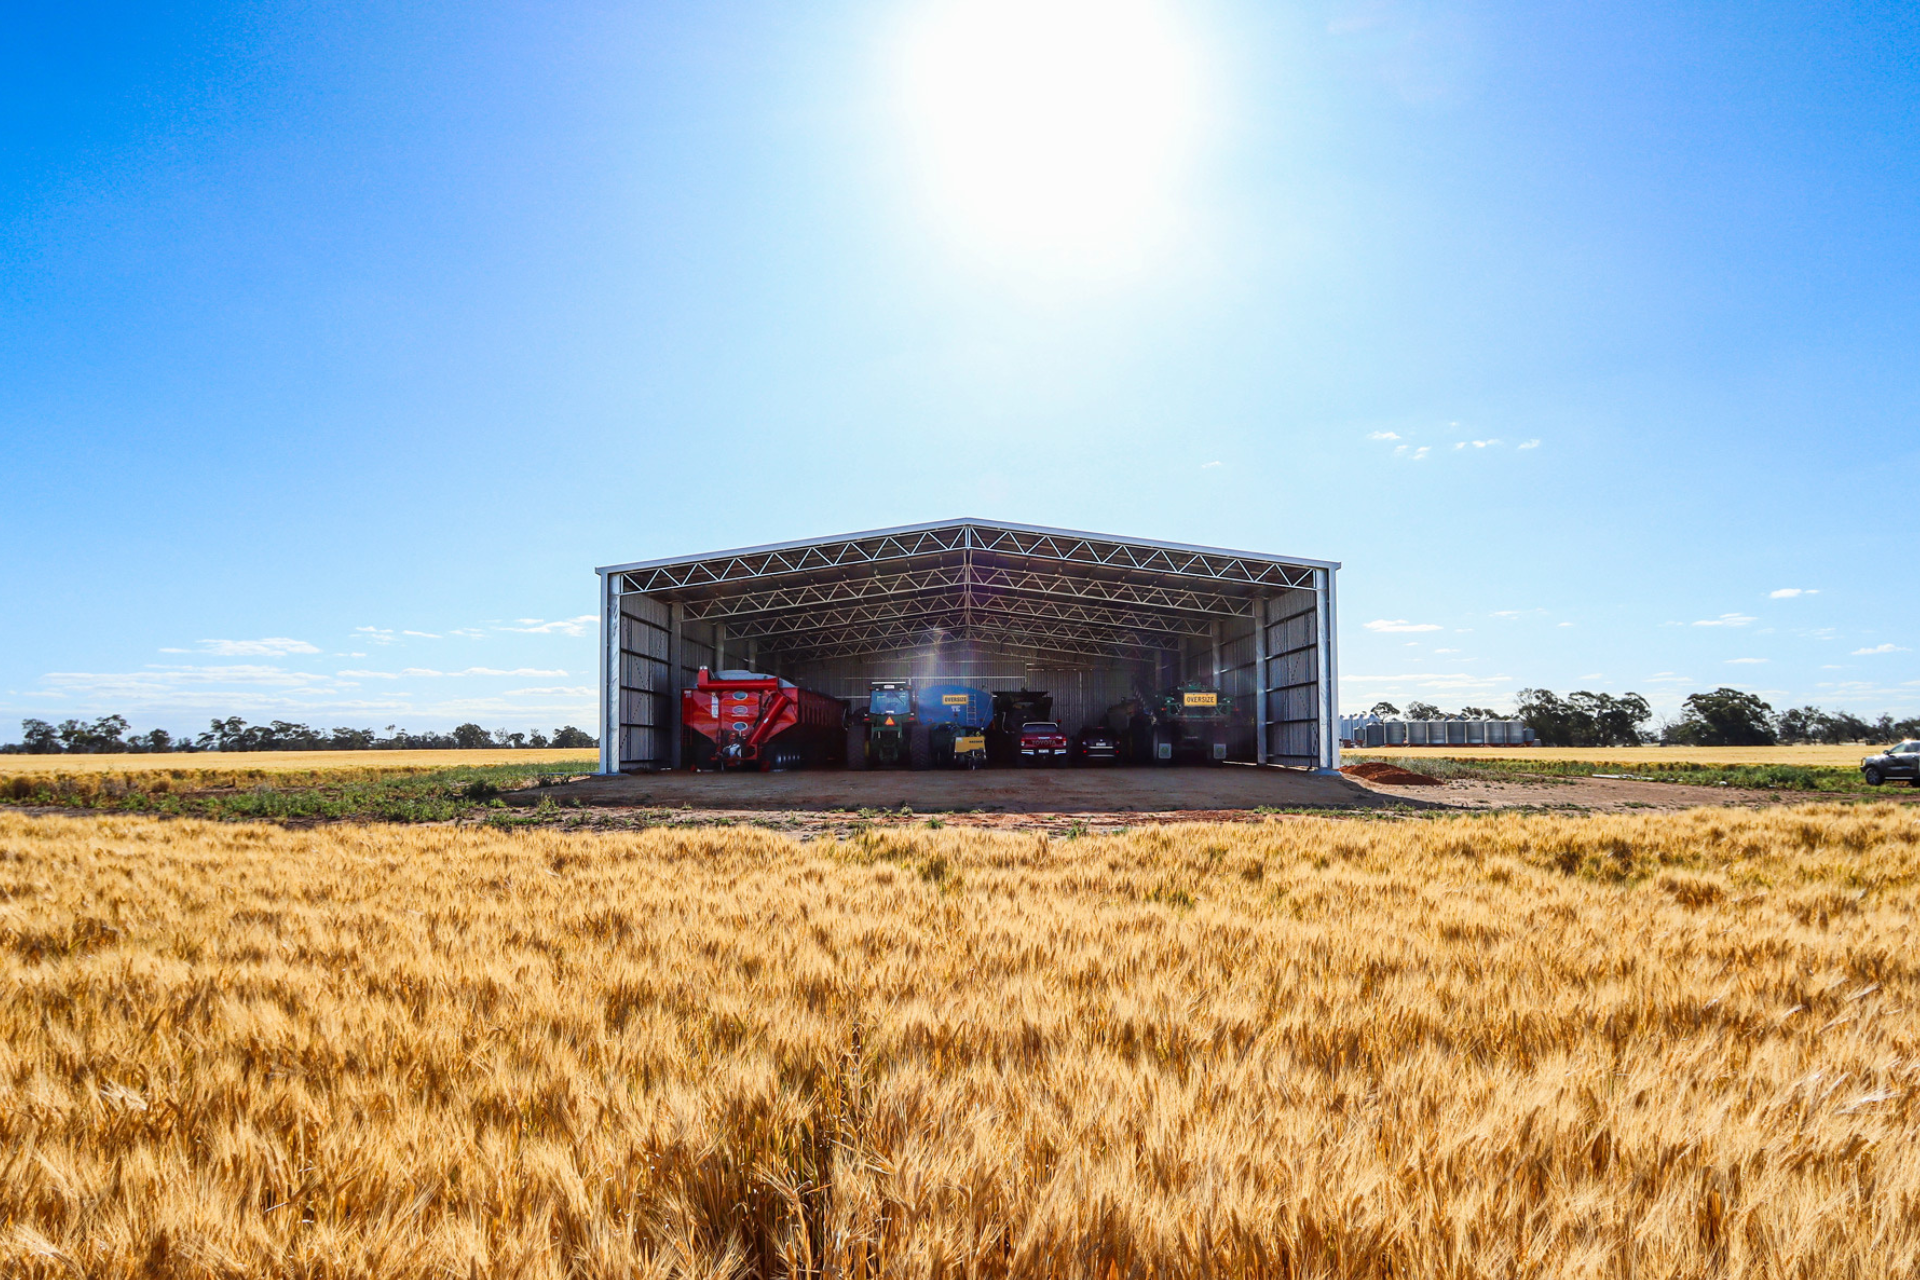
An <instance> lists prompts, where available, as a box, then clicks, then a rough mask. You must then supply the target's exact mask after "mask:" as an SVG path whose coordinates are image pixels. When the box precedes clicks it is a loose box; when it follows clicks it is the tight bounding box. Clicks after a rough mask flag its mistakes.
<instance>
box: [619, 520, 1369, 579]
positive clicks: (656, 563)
mask: <svg viewBox="0 0 1920 1280" xmlns="http://www.w3.org/2000/svg"><path fill="white" fill-rule="evenodd" d="M964 525H974V526H978V527H981V528H987V529H1008V530H1012V531H1014V532H1017V533H1035V534H1040V535H1043V536H1046V537H1055V538H1088V539H1092V540H1094V541H1097V542H1114V543H1124V544H1127V545H1131V546H1137V547H1157V548H1159V549H1160V550H1163V551H1185V552H1190V553H1192V554H1195V555H1205V556H1226V557H1238V558H1240V559H1244V560H1264V561H1267V562H1268V563H1270V564H1284V565H1297V566H1302V567H1306V568H1312V569H1332V570H1337V569H1339V568H1340V562H1339V561H1338V560H1315V559H1312V558H1311V557H1308V556H1282V555H1275V554H1273V553H1272V552H1268V551H1238V550H1235V549H1233V548H1231V547H1207V546H1200V545H1198V544H1195V543H1191V542H1164V541H1161V540H1160V539H1158V538H1133V537H1127V536H1125V535H1122V534H1114V533H1095V532H1092V531H1091V530H1087V529H1056V528H1054V527H1052V526H1050V525H1039V524H1020V523H1017V522H1015V521H1012V520H981V519H978V518H976V517H970V516H968V517H961V518H959V519H954V520H928V521H924V522H922V523H920V524H903V525H894V526H892V527H891V528H886V529H862V530H859V531H857V532H854V533H842V534H835V535H832V536H829V537H824V538H798V539H795V540H793V541H791V542H768V543H763V544H762V545H760V546H755V547H730V548H725V549H723V550H719V551H706V552H700V553H698V554H695V555H686V556H665V557H662V558H661V559H658V560H635V561H631V562H629V563H627V564H610V565H602V566H600V567H599V568H597V569H595V570H594V572H595V573H597V574H600V575H602V576H605V575H607V574H610V573H632V572H636V571H638V570H643V569H663V568H666V567H667V566H668V565H676V564H693V563H697V562H699V561H702V560H718V559H722V558H726V557H733V556H757V555H769V554H772V553H774V552H780V551H798V550H800V549H802V548H804V547H824V546H831V545H833V544H834V543H837V542H854V541H858V540H860V539H865V538H887V537H896V536H899V535H901V534H910V533H925V532H927V531H929V530H932V529H954V528H959V527H961V526H964Z"/></svg>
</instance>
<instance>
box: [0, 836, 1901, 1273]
mask: <svg viewBox="0 0 1920 1280" xmlns="http://www.w3.org/2000/svg"><path fill="white" fill-rule="evenodd" d="M1916 905H1920V814H1916V813H1915V812H1914V811H1912V810H1911V809H1906V808H1903V807H1897V806H1890V805H1854V806H1845V807H1842V806H1799V807H1791V808H1775V809H1769V810H1761V811H1738V810H1696V811H1691V812H1688V813H1684V814H1678V815H1675V814H1664V815H1647V816H1639V815H1635V816H1626V815H1608V816H1598V817H1583V818H1570V817H1560V816H1546V815H1516V814H1501V815H1494V816H1478V817H1456V818H1446V819H1439V820H1433V821H1417V820H1381V821H1361V820H1351V819H1349V820H1335V819H1318V818H1284V819H1275V820H1270V821H1267V822H1264V823H1259V824H1247V825H1239V826H1207V825H1183V826H1177V827H1172V826H1170V827H1149V828H1142V829H1137V830H1134V831H1131V832H1127V833H1124V834H1120V835H1115V836H1109V837H1082V838H1075V839H1053V840H1049V839H1046V838H1044V837H1035V836H1012V835H987V834H981V833H978V832H971V833H969V832H958V831H955V830H953V829H951V828H947V829H935V828H934V827H933V826H932V824H929V825H927V826H922V827H918V828H914V829H910V830H900V829H890V830H887V831H884V832H881V831H871V832H866V833H862V834H859V835H857V836H855V837H853V838H851V839H849V840H845V841H840V842H836V841H833V840H819V841H814V842H810V843H800V842H796V841H793V840H791V839H788V838H786V837H783V836H779V835H776V834H772V833H768V832H762V831H753V830H746V829H738V828H736V829H730V830H724V831H722V830H673V831H667V830H656V831H648V832H636V833H624V834H611V833H609V834H600V835H594V834H585V833H570V832H563V831H559V830H555V829H552V828H530V829H523V830H517V831H493V830H487V829H484V828H481V829H476V828H470V827H469V828H459V827H449V826H415V827H381V826H361V825H346V824H338V825H329V826H321V827H315V828H311V829H307V830H298V831H294V830H286V829H281V828H276V827H269V826H244V825H218V824H206V823H200V822H196V821H191V820H179V821H171V822H168V821H159V820H154V819H146V818H133V817H106V818H86V819H72V818H61V817H31V816H25V815H21V814H16V813H6V812H0V974H3V976H4V986H0V1273H4V1274H7V1275H10V1276H22V1277H55V1276H63V1277H65V1276H86V1277H132V1276H142V1277H146V1276H154V1277H186V1276H195V1277H199V1276H208V1277H215V1276H217V1277H241V1276H284V1277H312V1278H319V1277H329V1278H331V1277H341V1278H344V1277H464V1276H490V1277H492V1276H498V1277H508V1276H513V1277H528V1278H545V1277H562V1276H569V1277H616V1276H620V1277H624V1276H699V1277H734V1276H800V1275H809V1276H813V1275H818V1276H846V1277H872V1278H874V1280H878V1278H880V1277H907V1276H914V1277H934V1276H943V1277H962V1276H966V1277H999V1276H1042V1277H1053V1276H1058V1277H1087V1278H1089V1280H1109V1278H1112V1280H1118V1278H1119V1277H1148V1276H1167V1277H1170V1276H1192V1275H1209V1276H1329V1277H1334V1276H1338V1277H1349V1276H1352V1277H1359V1276H1365V1277H1388V1276H1393V1277H1407V1276H1438V1277H1481V1276H1486V1277H1495V1276H1498V1277H1579V1276H1594V1277H1602V1276H1604V1277H1625V1276H1643V1277H1645V1276H1659V1277H1681V1276H1688V1277H1690V1276H1704V1275H1727V1276H1734V1275H1739V1276H1782V1277H1785V1276H1796V1277H1798V1276H1807V1277H1813V1276H1849V1277H1863V1278H1864V1277H1879V1276H1888V1275H1913V1274H1915V1273H1916V1271H1920V1144H1917V1143H1916V1137H1920V1134H1916V1125H1917V1124H1920V1091H1917V1090H1920V1013H1917V1012H1916V1002H1917V1001H1920V979H1917V977H1916V953H1915V946H1914V942H1915V933H1914V927H1913V926H1914V910H1915V907H1916Z"/></svg>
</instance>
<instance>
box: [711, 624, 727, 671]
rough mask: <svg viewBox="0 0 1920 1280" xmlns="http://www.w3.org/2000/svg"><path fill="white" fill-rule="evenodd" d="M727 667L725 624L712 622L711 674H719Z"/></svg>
mask: <svg viewBox="0 0 1920 1280" xmlns="http://www.w3.org/2000/svg"><path fill="white" fill-rule="evenodd" d="M726 669H727V624H726V623H724V622H716V623H714V624H713V674H714V675H716V676H717V675H719V674H720V673H721V672H722V671H725V670H726Z"/></svg>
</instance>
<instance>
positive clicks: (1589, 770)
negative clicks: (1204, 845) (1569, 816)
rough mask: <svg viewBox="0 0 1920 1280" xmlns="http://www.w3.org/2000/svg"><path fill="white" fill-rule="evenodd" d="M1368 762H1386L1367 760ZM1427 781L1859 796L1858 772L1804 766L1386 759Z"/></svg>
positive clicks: (1860, 780) (1862, 788)
mask: <svg viewBox="0 0 1920 1280" xmlns="http://www.w3.org/2000/svg"><path fill="white" fill-rule="evenodd" d="M1367 758H1368V759H1370V760H1378V759H1387V758H1386V757H1381V756H1368V757H1367ZM1387 763H1388V764H1397V765H1399V766H1400V767H1401V768H1402V769H1408V770H1411V771H1412V772H1414V773H1424V774H1426V775H1427V776H1428V777H1429V778H1445V779H1455V778H1458V779H1466V780H1477V781H1482V782H1523V781H1530V780H1533V779H1538V778H1592V777H1596V776H1598V777H1610V778H1636V779H1640V780H1642V781H1646V782H1679V783H1685V784H1687V785H1689V786H1695V787H1720V786H1725V787H1746V788H1750V789H1752V790H1755V791H1831V792H1864V791H1872V790H1873V788H1872V787H1869V786H1868V785H1867V784H1866V780H1865V779H1863V778H1862V777H1861V776H1860V771H1859V770H1858V769H1840V768H1832V767H1828V766H1824V765H1809V764H1692V763H1689V762H1687V761H1684V760H1674V761H1665V760H1662V761H1651V762H1648V763H1646V764H1634V765H1625V764H1621V763H1619V762H1618V761H1586V760H1511V759H1504V758H1502V759H1488V760H1462V759H1459V758H1458V757H1453V756H1397V757H1393V758H1391V759H1387Z"/></svg>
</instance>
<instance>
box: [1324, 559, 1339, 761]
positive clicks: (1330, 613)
mask: <svg viewBox="0 0 1920 1280" xmlns="http://www.w3.org/2000/svg"><path fill="white" fill-rule="evenodd" d="M1338 577H1339V573H1338V571H1337V570H1333V569H1329V570H1327V722H1328V723H1329V724H1331V725H1332V726H1333V727H1334V729H1335V731H1336V732H1335V733H1334V735H1333V737H1332V738H1331V739H1330V741H1331V743H1332V746H1331V747H1329V748H1328V751H1329V754H1330V755H1331V756H1332V757H1333V767H1334V768H1335V769H1338V768H1339V767H1340V734H1339V732H1338V730H1339V728H1340V606H1339V602H1338V601H1337V600H1336V599H1335V595H1336V592H1335V591H1334V583H1335V580H1336V579H1337V578H1338Z"/></svg>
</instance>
